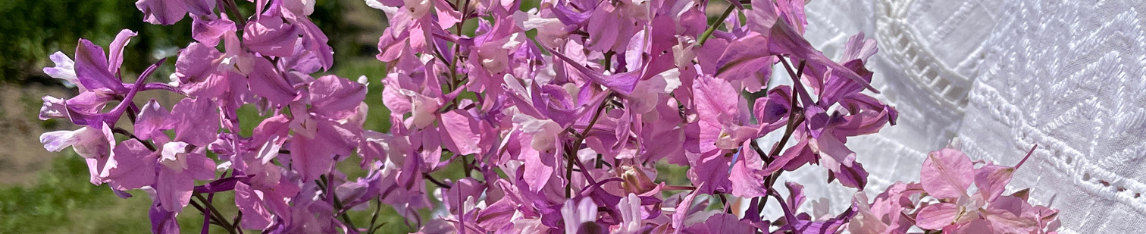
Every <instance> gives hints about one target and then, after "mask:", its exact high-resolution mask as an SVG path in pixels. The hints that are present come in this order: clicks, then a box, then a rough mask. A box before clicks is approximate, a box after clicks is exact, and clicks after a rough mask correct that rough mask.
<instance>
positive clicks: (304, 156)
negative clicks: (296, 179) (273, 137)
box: [290, 120, 358, 181]
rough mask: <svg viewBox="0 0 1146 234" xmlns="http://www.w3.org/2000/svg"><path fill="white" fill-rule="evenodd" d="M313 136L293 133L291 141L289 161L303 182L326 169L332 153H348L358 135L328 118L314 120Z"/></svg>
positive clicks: (312, 178) (326, 170)
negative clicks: (315, 128)
mask: <svg viewBox="0 0 1146 234" xmlns="http://www.w3.org/2000/svg"><path fill="white" fill-rule="evenodd" d="M315 122H316V123H317V124H316V125H317V130H316V131H315V134H314V137H313V138H310V137H307V136H302V135H295V136H294V137H293V138H291V139H292V141H291V145H290V150H291V164H292V165H293V167H294V169H295V170H298V172H299V174H301V175H302V179H303V181H312V180H316V179H318V177H319V176H321V175H324V174H326V173H327V172H330V169H331V165H333V164H334V156H335V155H340V156H349V155H350V152H351V150H352V149H353V148H354V146H356V145H357V143H358V141H357V139H358V136H356V135H355V133H354V132H351V131H350V130H349V129H346V128H345V127H344V126H342V125H340V124H338V123H335V122H331V121H328V120H317V121H315Z"/></svg>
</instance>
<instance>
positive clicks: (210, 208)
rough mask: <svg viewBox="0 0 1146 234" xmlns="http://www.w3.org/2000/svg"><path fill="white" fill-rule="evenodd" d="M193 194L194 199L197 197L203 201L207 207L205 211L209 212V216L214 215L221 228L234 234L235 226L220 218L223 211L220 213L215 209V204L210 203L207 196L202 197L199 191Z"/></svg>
mask: <svg viewBox="0 0 1146 234" xmlns="http://www.w3.org/2000/svg"><path fill="white" fill-rule="evenodd" d="M194 196H195V199H199V202H201V203H203V205H204V206H206V207H207V212H209V213H210V214H211V216H214V217H216V218H215V220H216V222H219V226H221V227H223V229H226V230H227V232H228V233H231V234H236V232H235V227H234V226H231V223H228V222H226V221H224V220H225V219H223V218H222V214H223V213H220V212H219V210H218V209H215V206H214V205H212V204H211V202H210V201H207V198H204V197H203V195H202V194H199V193H194Z"/></svg>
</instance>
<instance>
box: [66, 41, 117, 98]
mask: <svg viewBox="0 0 1146 234" xmlns="http://www.w3.org/2000/svg"><path fill="white" fill-rule="evenodd" d="M107 67H108V63H107V57H105V55H104V52H103V48H101V47H99V46H97V45H95V44H92V42H91V41H88V40H87V39H80V42H79V46H76V64H75V68H76V78H77V79H78V80H79V81H80V84H82V85H83V86H84V88H87V89H88V90H100V89H106V90H109V91H112V92H115V93H127V88H125V87H124V86H123V83H122V82H120V81H119V79H118V78H116V76H115V75H113V74H111V72H109V71H108V70H107Z"/></svg>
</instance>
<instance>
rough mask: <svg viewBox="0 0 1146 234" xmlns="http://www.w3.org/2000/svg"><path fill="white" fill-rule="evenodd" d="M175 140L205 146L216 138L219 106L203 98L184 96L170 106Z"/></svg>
mask: <svg viewBox="0 0 1146 234" xmlns="http://www.w3.org/2000/svg"><path fill="white" fill-rule="evenodd" d="M171 115H172V117H173V121H174V122H175V140H176V141H182V142H186V143H188V144H192V145H196V146H206V145H207V144H210V143H211V142H214V141H215V139H217V138H218V131H219V121H220V117H219V108H218V106H216V105H215V103H214V102H213V101H211V100H208V99H205V98H197V99H192V98H184V99H183V100H182V101H179V103H178V104H175V107H173V108H171Z"/></svg>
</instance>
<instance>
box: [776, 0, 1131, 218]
mask: <svg viewBox="0 0 1146 234" xmlns="http://www.w3.org/2000/svg"><path fill="white" fill-rule="evenodd" d="M1140 10H1146V5H1143V3H1139V2H1137V1H1131V0H1126V1H1118V0H1115V1H1097V2H1096V1H1064V2H1058V1H1054V2H1052V1H1024V0H1006V1H992V0H953V1H948V0H916V1H910V0H909V1H895V0H862V1H848V0H816V1H813V2H812V3H810V4H809V5H808V7H807V12H808V21H809V24H810V25H809V26H808V33H807V37H808V38H809V40H810V41H811V42H812V43H813V45H816V46H817V48H821V49H822V50H824V52H825V54H827V55H828V56H829V57H838V53H839V51H840V50H842V46H843V44H844V42H845V40H846V39H847V38H848V37H849V36H851V35H853V34H855V33H858V32H864V33H865V34H867V36H868V37H869V38H870V37H874V38H875V39H876V40H877V41H878V42H879V53H878V54H877V55H876V56H875V57H872V58H871V59H870V60H869V64H870V65H869V68H871V69H872V70H873V71H874V72H875V82H874V84H875V86H876V87H877V88H878V89H879V90H881V91H882V92H883V94H881V95H878V98H880V99H882V100H884V101H887V102H889V103H891V104H893V105H894V106H895V107H896V108H898V109H899V111H900V116H899V125H897V126H891V127H886V128H884V129H883V131H882V132H880V133H878V134H875V135H870V136H863V137H857V138H853V139H852V140H850V141H849V142H848V146H849V147H851V148H852V149H853V150H855V151H856V153H857V154H858V156H857V161H858V162H861V163H863V164H864V166H865V167H866V168H867V170H868V171H869V172H870V174H871V176H870V178H869V180H870V182H869V186H868V189H867V192H868V194H874V193H879V192H881V191H880V189H883V188H886V186H887V185H889V184H891V183H893V182H895V181H918V180H919V167H920V166H921V165H922V162H923V158H924V155H926V153H927V152H929V151H932V150H936V149H939V148H942V147H944V146H946V145H947V144H948V143H950V142H951V141H952V139H953V138H958V140H957V141H956V142H958V143H956V144H957V145H958V146H959V147H960V148H962V149H963V150H964V151H965V152H966V153H967V154H968V155H970V156H971V157H972V158H974V159H988V160H993V161H996V162H998V163H1000V164H1004V165H1014V164H1016V163H1018V162H1019V160H1020V159H1022V157H1023V156H1024V155H1025V154H1026V151H1027V150H1029V149H1030V148H1031V146H1033V145H1034V144H1038V145H1039V148H1038V150H1036V151H1035V153H1034V155H1033V156H1032V157H1031V159H1030V160H1028V162H1027V163H1026V164H1024V165H1023V167H1022V168H1020V169H1019V170H1018V171H1017V172H1016V174H1015V178H1014V180H1013V182H1012V183H1011V185H1012V187H1011V189H1014V188H1023V187H1031V188H1033V190H1032V191H1033V196H1032V203H1038V204H1048V203H1049V204H1050V206H1051V207H1052V208H1056V209H1060V214H1059V219H1060V220H1061V222H1062V224H1063V228H1062V229H1060V231H1061V232H1063V233H1078V232H1083V233H1131V232H1139V231H1142V230H1146V222H1143V220H1146V196H1143V193H1146V183H1144V182H1146V170H1143V169H1146V164H1144V163H1146V108H1144V106H1146V52H1144V51H1146V36H1144V35H1146V33H1144V32H1143V29H1142V27H1143V24H1144V23H1143V22H1146V20H1144V19H1146V15H1142V14H1140V13H1139V11H1140ZM761 141H762V142H761V143H766V144H771V142H774V140H772V139H768V138H765V139H762V140H761ZM805 168H807V169H801V170H799V171H796V172H792V173H788V174H785V176H783V177H782V179H787V180H791V181H798V182H802V183H803V184H805V185H809V186H808V187H807V188H806V189H807V190H806V193H808V196H809V197H810V198H811V199H817V198H826V199H829V200H831V201H833V202H832V203H835V204H842V203H844V202H846V201H848V200H850V199H851V196H852V194H854V190H853V189H849V188H844V187H842V186H840V185H839V184H838V183H832V184H830V185H826V186H812V185H822V184H823V182H824V181H826V171H825V170H823V169H818V168H815V169H814V168H809V167H805ZM869 197H870V196H869ZM809 208H811V207H810V205H809V207H804V209H809ZM833 208H834V209H833V211H835V212H838V211H840V210H842V209H843V207H833Z"/></svg>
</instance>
